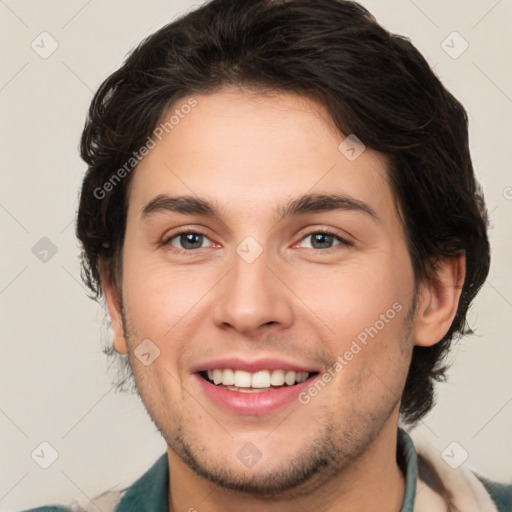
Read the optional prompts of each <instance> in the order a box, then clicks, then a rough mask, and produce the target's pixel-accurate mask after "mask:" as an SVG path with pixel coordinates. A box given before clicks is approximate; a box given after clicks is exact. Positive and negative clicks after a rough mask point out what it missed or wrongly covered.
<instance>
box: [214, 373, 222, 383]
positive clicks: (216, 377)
mask: <svg viewBox="0 0 512 512" xmlns="http://www.w3.org/2000/svg"><path fill="white" fill-rule="evenodd" d="M213 382H214V384H220V383H221V382H222V370H213Z"/></svg>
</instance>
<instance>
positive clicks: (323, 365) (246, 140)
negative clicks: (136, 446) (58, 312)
mask: <svg viewBox="0 0 512 512" xmlns="http://www.w3.org/2000/svg"><path fill="white" fill-rule="evenodd" d="M81 150H82V157H83V158H84V160H85V161H86V162H87V164H88V171H87V174H86V176H85V179H84V183H83V188H82V193H81V200H80V209H79V214H78V224H77V233H78V236H79V239H80V241H81V242H82V244H83V249H84V253H83V265H84V271H85V272H84V275H85V279H86V282H87V284H88V285H89V287H90V288H91V290H92V291H93V293H94V294H95V295H96V297H97V298H99V297H101V296H102V295H103V296H104V297H105V301H106V305H107V307H108V311H109V314H110V318H111V321H112V328H113V334H114V337H113V349H114V350H115V351H116V352H117V353H118V354H120V355H121V357H122V358H123V359H124V361H125V363H126V364H127V365H128V368H129V370H130V371H131V372H132V373H133V378H134V381H135V384H136V387H137V391H138V393H139V394H140V396H141V398H142V400H143V402H144V404H145V406H146V408H147V410H148V412H149V414H150V416H151V418H152V419H153V421H154V423H155V424H156V426H157V427H158V429H159V431H160V432H161V433H162V436H163V437H164V439H165V440H166V442H167V445H168V449H167V453H166V454H165V455H164V456H163V457H162V458H161V459H160V460H159V461H157V462H156V464H155V465H154V466H153V467H152V468H151V469H150V470H149V471H148V473H146V474H145V475H144V476H142V477H141V479H140V480H138V481H137V482H136V483H134V484H133V485H131V486H129V487H128V488H125V489H122V490H120V491H119V492H117V491H115V492H109V493H106V494H105V495H104V496H102V497H100V498H98V500H96V501H95V504H94V505H92V504H91V505H90V506H91V509H92V508H96V507H99V508H100V509H101V510H117V511H119V512H125V511H128V510H130V511H131V510H137V511H166V510H168V511H172V512H177V511H195V510H197V511H199V512H203V511H204V512H206V511H209V512H213V511H223V512H226V511H235V510H236V511H240V510H243V511H254V510H265V511H272V512H285V511H286V512H288V511H295V510H317V511H324V512H334V511H341V510H365V511H368V510H370V511H373V510H379V511H382V512H397V511H401V512H410V511H413V510H414V511H420V510H422V511H424V510H428V511H432V512H434V511H436V512H437V511H459V510H460V511H461V512H465V511H471V512H474V511H477V510H478V511H496V510H511V507H512V499H511V488H510V487H507V486H505V485H499V484H493V483H491V482H489V481H487V480H486V479H484V478H483V477H481V476H477V475H475V474H473V473H471V472H470V471H468V470H467V469H464V468H460V469H458V470H452V469H451V468H450V467H448V466H447V465H446V464H445V463H444V462H443V461H442V460H441V459H440V458H439V456H438V455H437V454H436V455H437V456H434V455H432V454H431V453H429V451H428V448H427V449H425V450H423V449H421V448H420V447H415V445H414V444H413V442H412V440H411V438H410V437H409V436H408V434H407V433H406V432H405V430H402V429H401V428H398V422H399V417H400V418H401V420H402V421H403V424H408V425H411V426H412V425H414V424H415V423H417V422H418V421H419V420H420V419H421V418H422V417H423V416H424V415H425V414H426V413H427V412H428V411H429V410H430V409H431V407H432V405H433V389H434V388H433V386H434V383H435V381H436V380H440V379H441V378H442V377H443V375H444V371H445V368H444V366H443V357H444V355H445V354H446V353H447V351H448V349H449V347H450V343H451V341H452V339H453V338H454V337H455V336H457V335H458V334H464V333H465V332H467V329H466V327H465V325H466V313H467V310H468V307H469V305H470V303H471V301H472V300H473V298H474V297H475V295H476V293H477V292H478V290H479V288H480V287H481V286H482V284H483V282H484V280H485V278H486V276H487V273H488V269H489V245H488V240H487V234H486V228H487V220H486V210H485V206H484V202H483V198H482V196H481V194H480V191H479V187H478V185H477V183H476V182H475V178H474V174H473V169H472V164H471V159H470V155H469V150H468V133H467V117H466V113H465V111H464V109H463V107H462V106H461V104H460V103H459V102H458V101H457V100H456V99H455V98H454V97H453V96H452V95H451V94H450V93H449V92H448V91H446V89H444V87H443V86H442V84H441V83H440V82H439V80H438V79H437V78H436V77H435V75H434V74H433V73H432V71H431V69H430V68H429V66H428V65H427V63H426V62H425V60H424V59H423V57H422V56H421V55H420V54H419V53H418V51H417V50H416V49H415V48H414V47H413V46H412V45H411V43H410V42H409V41H408V40H406V39H405V38H402V37H399V36H395V35H392V34H389V33H388V32H387V31H385V30H384V29H383V28H381V27H380V26H379V25H378V24H377V23H376V21H375V20H374V19H373V17H372V16H371V15H370V14H369V13H368V12H367V11H366V10H365V9H363V8H362V7H360V6H359V5H358V4H356V3H354V2H344V1H336V0H320V1H315V2H312V1H310V0H291V1H286V2H285V1H263V0H249V1H244V2H239V1H232V0H213V1H211V2H209V3H207V4H205V5H203V6H202V7H200V8H198V9H197V10H195V11H193V12H191V13H189V14H188V15H186V16H184V17H182V18H180V19H178V20H177V21H175V22H174V23H171V24H170V25H168V26H166V27H164V28H163V29H161V30H159V31H158V32H157V33H155V34H154V35H152V36H151V37H149V38H148V39H147V40H145V41H144V42H143V43H142V44H141V45H140V46H139V47H138V48H137V49H136V50H135V51H133V52H132V54H131V55H130V56H129V58H128V59H127V61H126V63H125V64H124V65H123V66H122V67H121V68H120V69H119V70H118V71H116V72H115V73H114V74H113V75H112V76H110V77H109V78H108V79H107V80H106V81H105V82H104V84H103V85H102V86H101V88H100V90H99V91H98V93H97V94H96V96H95V98H94V100H93V102H92V104H91V108H90V112H89V117H88V120H87V124H86V127H85V130H84V133H83V138H82V145H81Z"/></svg>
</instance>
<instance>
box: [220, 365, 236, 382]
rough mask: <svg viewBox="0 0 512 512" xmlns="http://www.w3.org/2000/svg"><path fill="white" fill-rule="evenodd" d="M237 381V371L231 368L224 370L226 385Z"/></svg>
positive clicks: (223, 376) (223, 375) (223, 377)
mask: <svg viewBox="0 0 512 512" xmlns="http://www.w3.org/2000/svg"><path fill="white" fill-rule="evenodd" d="M234 383H235V372H234V371H233V370H230V369H229V368H228V369H227V370H224V371H223V372H222V384H224V386H232V385H233V384H234Z"/></svg>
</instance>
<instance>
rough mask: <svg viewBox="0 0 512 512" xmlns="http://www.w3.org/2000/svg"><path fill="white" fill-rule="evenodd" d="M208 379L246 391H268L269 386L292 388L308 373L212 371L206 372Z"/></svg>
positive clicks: (307, 375)
mask: <svg viewBox="0 0 512 512" xmlns="http://www.w3.org/2000/svg"><path fill="white" fill-rule="evenodd" d="M207 373H208V379H210V380H211V381H213V383H214V384H217V385H220V384H222V385H224V386H235V388H246V389H251V388H252V389H267V388H268V389H270V387H271V386H283V385H284V384H285V383H286V384H287V385H288V386H293V385H294V384H295V383H300V382H304V381H305V380H306V379H307V378H308V377H309V373H308V372H295V371H293V370H260V371H258V372H254V373H250V372H246V371H243V370H232V369H230V368H226V369H220V368H219V369H217V368H216V369H214V370H208V372H207Z"/></svg>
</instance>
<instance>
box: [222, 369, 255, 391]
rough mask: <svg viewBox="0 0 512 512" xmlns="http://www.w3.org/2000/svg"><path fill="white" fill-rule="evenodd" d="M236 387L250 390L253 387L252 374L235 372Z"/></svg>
mask: <svg viewBox="0 0 512 512" xmlns="http://www.w3.org/2000/svg"><path fill="white" fill-rule="evenodd" d="M214 371H215V370H214ZM235 386H236V387H237V388H250V387H251V374H250V373H249V372H244V371H243V370H236V371H235Z"/></svg>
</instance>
